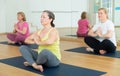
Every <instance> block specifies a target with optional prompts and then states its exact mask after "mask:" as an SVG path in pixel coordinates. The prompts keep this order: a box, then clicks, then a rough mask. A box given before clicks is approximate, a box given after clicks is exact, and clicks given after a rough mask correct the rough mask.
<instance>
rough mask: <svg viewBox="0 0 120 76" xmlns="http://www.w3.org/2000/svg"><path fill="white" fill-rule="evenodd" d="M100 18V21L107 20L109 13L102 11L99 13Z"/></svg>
mask: <svg viewBox="0 0 120 76" xmlns="http://www.w3.org/2000/svg"><path fill="white" fill-rule="evenodd" d="M98 18H99V20H100V21H102V20H105V19H107V13H106V12H105V10H102V9H101V10H99V11H98Z"/></svg>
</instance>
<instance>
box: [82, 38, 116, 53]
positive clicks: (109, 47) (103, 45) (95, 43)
mask: <svg viewBox="0 0 120 76" xmlns="http://www.w3.org/2000/svg"><path fill="white" fill-rule="evenodd" d="M84 41H85V43H86V44H87V45H88V46H89V47H91V48H92V49H94V53H96V54H100V53H99V50H105V51H106V53H114V52H115V51H116V46H115V45H114V44H113V43H112V42H111V41H110V40H108V39H105V40H103V41H102V42H100V41H99V40H97V39H95V38H94V37H90V36H89V37H85V38H84Z"/></svg>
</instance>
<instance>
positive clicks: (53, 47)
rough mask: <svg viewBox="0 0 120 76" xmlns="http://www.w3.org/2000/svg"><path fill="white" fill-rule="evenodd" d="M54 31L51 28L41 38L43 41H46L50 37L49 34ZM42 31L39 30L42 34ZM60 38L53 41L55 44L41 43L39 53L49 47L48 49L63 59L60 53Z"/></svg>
mask: <svg viewBox="0 0 120 76" xmlns="http://www.w3.org/2000/svg"><path fill="white" fill-rule="evenodd" d="M51 31H52V29H50V31H48V32H47V33H46V35H45V36H44V37H43V38H41V41H45V40H47V39H48V38H49V34H50V32H51ZM40 32H41V31H39V32H38V34H40ZM59 40H60V39H59V38H58V39H57V40H56V41H55V42H54V43H53V44H51V45H39V47H38V54H39V53H40V52H41V51H42V50H44V49H47V50H49V51H50V52H52V53H53V54H54V55H55V56H56V57H57V58H58V59H59V60H61V53H60V47H59V44H60V42H59Z"/></svg>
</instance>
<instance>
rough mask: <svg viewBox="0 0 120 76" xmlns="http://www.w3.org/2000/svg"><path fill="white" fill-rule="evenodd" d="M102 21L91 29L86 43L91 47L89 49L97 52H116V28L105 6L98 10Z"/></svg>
mask: <svg viewBox="0 0 120 76" xmlns="http://www.w3.org/2000/svg"><path fill="white" fill-rule="evenodd" d="M98 18H99V20H100V22H99V23H98V24H96V25H94V27H93V28H92V29H91V30H90V31H89V33H88V35H89V36H88V37H85V43H86V44H87V45H88V46H89V47H90V48H87V51H90V52H94V53H96V54H106V53H114V52H115V51H116V46H117V45H116V38H115V28H114V24H113V22H112V21H110V20H109V19H108V12H107V10H106V9H105V8H100V9H99V10H98Z"/></svg>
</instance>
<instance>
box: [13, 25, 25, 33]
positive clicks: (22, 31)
mask: <svg viewBox="0 0 120 76" xmlns="http://www.w3.org/2000/svg"><path fill="white" fill-rule="evenodd" d="M15 30H16V31H17V32H19V33H21V34H25V33H26V32H27V27H24V28H23V30H19V29H18V27H15Z"/></svg>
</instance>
